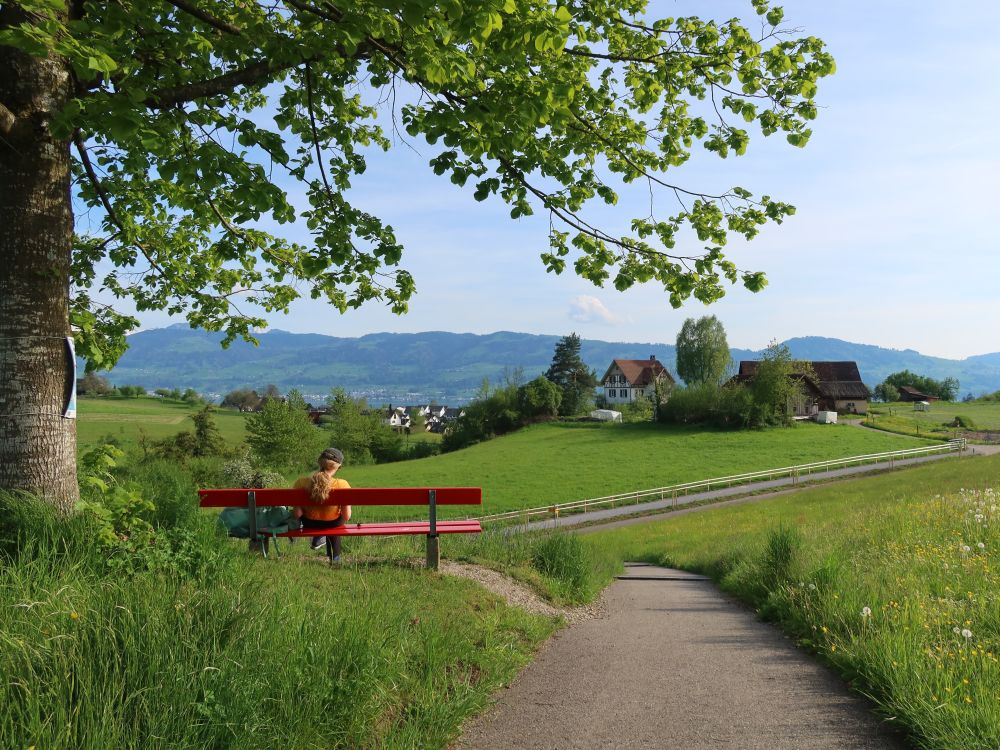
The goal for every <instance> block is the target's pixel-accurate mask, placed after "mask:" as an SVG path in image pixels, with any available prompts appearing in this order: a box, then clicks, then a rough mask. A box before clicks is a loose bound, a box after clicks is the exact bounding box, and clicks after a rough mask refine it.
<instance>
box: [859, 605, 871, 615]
mask: <svg viewBox="0 0 1000 750" xmlns="http://www.w3.org/2000/svg"><path fill="white" fill-rule="evenodd" d="M861 616H862V617H871V616H872V608H871V607H863V608H862V609H861Z"/></svg>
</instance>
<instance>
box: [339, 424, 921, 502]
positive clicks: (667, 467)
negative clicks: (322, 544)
mask: <svg viewBox="0 0 1000 750" xmlns="http://www.w3.org/2000/svg"><path fill="white" fill-rule="evenodd" d="M921 444H923V443H921V442H917V441H915V440H913V439H909V438H903V437H899V436H896V435H892V434H889V433H879V432H877V431H874V430H862V429H859V428H858V427H853V426H850V425H816V424H812V423H804V424H799V425H797V426H795V427H791V428H787V429H773V430H759V431H741V432H737V431H731V432H724V431H713V430H702V429H694V428H682V427H673V426H670V427H668V426H665V425H650V424H618V425H611V424H596V423H560V422H553V423H548V424H540V425H534V426H532V427H529V428H527V429H525V430H522V431H520V432H517V433H514V434H512V435H508V436H505V437H502V438H498V439H496V440H491V441H489V442H486V443H480V444H478V445H474V446H472V447H471V448H467V449H465V450H462V451H458V452H455V453H448V454H444V455H440V456H432V457H431V458H425V459H420V460H418V461H406V462H402V463H395V464H383V465H379V466H345V467H344V468H343V469H341V473H340V475H341V476H343V477H344V478H345V479H347V480H348V481H350V482H351V483H352V484H353V485H354V486H357V487H379V486H383V487H385V486H411V487H412V486H434V485H438V486H476V487H482V488H483V499H484V506H483V508H482V511H481V514H486V513H498V512H501V511H505V510H514V509H517V508H531V507H539V506H543V505H547V504H550V503H560V502H567V501H570V500H580V499H584V498H589V497H598V496H602V495H610V494H616V493H619V492H628V491H630V490H639V489H646V488H651V487H661V486H666V485H670V484H675V483H677V482H686V481H694V480H699V479H708V478H711V477H719V476H726V475H730V474H738V473H741V472H746V471H755V470H759V469H769V468H780V467H783V466H792V465H795V464H801V463H808V462H811V461H822V460H826V459H832V458H841V457H845V456H854V455H860V454H864V453H876V452H880V451H889V450H899V449H904V448H913V447H917V446H919V445H921ZM458 510H459V511H460V512H450V511H449V510H448V509H443V512H444V514H445V515H466V514H467V513H468V511H467V510H464V509H458ZM359 512H360V513H362V514H366V513H368V512H369V511H368V510H367V509H366V510H364V511H359ZM476 514H477V515H479V514H480V513H476ZM358 520H364V519H363V518H359V519H358Z"/></svg>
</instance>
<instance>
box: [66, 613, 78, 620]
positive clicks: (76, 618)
mask: <svg viewBox="0 0 1000 750" xmlns="http://www.w3.org/2000/svg"><path fill="white" fill-rule="evenodd" d="M69 619H71V620H79V619H80V615H79V614H77V613H76V612H70V613H69Z"/></svg>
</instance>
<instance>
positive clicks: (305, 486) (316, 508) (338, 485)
mask: <svg viewBox="0 0 1000 750" xmlns="http://www.w3.org/2000/svg"><path fill="white" fill-rule="evenodd" d="M311 486H312V475H310V476H307V477H299V478H298V479H296V480H295V485H294V487H293V489H296V490H306V491H308V490H309V488H310V487H311ZM350 486H351V485H349V484H348V483H347V480H346V479H338V478H337V477H334V478H333V479H332V480H330V489H331V490H346V489H349V488H350ZM340 513H341V506H339V505H333V504H331V503H330V501H329V500H327V502H326V503H324V504H323V505H307V506H305V507H304V508H303V509H302V515H304V516H305V517H306V518H309V519H312V520H313V521H336V520H337V519H338V518H340Z"/></svg>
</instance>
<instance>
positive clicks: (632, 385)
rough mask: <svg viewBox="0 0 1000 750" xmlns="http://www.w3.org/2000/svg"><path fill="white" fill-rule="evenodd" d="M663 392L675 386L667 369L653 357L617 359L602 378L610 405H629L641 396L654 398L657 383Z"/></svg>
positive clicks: (606, 398) (606, 399)
mask: <svg viewBox="0 0 1000 750" xmlns="http://www.w3.org/2000/svg"><path fill="white" fill-rule="evenodd" d="M657 382H658V383H659V385H660V387H661V388H662V389H663V391H666V390H669V389H670V388H671V387H673V385H674V379H673V377H671V375H670V373H669V372H668V371H667V368H666V367H664V366H663V364H662V363H661V362H660V361H659V360H657V359H656V357H654V356H651V357H650V358H649V359H615V360H612V361H611V366H610V367H608V369H607V371H606V372H605V373H604V377H603V378H601V385H602V387H603V388H604V399H605V401H607V403H608V404H609V405H610V404H627V403H629V402H631V401H635V400H636V398H638V397H639V396H644V397H645V398H649V399H651V398H654V396H655V394H656V383H657Z"/></svg>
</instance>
